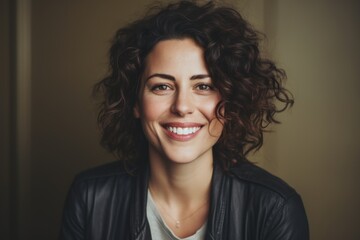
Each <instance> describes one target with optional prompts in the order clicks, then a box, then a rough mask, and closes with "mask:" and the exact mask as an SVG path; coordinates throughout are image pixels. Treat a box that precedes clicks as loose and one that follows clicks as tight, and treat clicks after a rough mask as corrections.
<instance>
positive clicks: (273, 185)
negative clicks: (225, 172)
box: [230, 163, 298, 200]
mask: <svg viewBox="0 0 360 240" xmlns="http://www.w3.org/2000/svg"><path fill="white" fill-rule="evenodd" d="M230 172H231V175H232V176H234V179H235V182H238V183H239V184H245V185H247V186H249V187H250V188H251V189H253V190H254V191H255V190H256V191H261V192H264V193H268V194H271V195H276V196H278V197H279V198H283V199H284V200H286V199H288V198H290V197H293V196H296V195H298V194H297V192H296V191H295V189H294V188H292V187H291V186H290V185H289V184H288V183H286V182H285V181H284V180H282V179H281V178H279V177H277V176H275V175H273V174H272V173H270V172H268V171H266V170H265V169H263V168H261V167H259V166H257V165H255V164H253V163H242V164H239V165H238V166H236V167H234V168H232V169H230Z"/></svg>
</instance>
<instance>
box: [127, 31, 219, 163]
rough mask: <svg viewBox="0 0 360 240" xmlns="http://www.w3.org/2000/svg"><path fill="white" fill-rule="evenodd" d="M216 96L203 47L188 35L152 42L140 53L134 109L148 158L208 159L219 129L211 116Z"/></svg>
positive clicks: (168, 159) (185, 160) (179, 161)
mask: <svg viewBox="0 0 360 240" xmlns="http://www.w3.org/2000/svg"><path fill="white" fill-rule="evenodd" d="M220 100H221V96H220V94H219V92H218V91H217V89H215V88H214V86H213V84H212V80H211V78H210V76H209V73H208V71H207V68H206V65H205V61H204V52H203V49H202V48H201V47H199V46H198V45H197V44H196V43H195V42H194V41H193V40H191V39H188V38H186V39H181V40H164V41H161V42H159V43H158V44H157V45H155V47H154V48H153V50H152V51H151V52H150V53H149V55H148V56H147V58H146V66H145V70H144V74H143V76H142V80H141V88H140V96H139V101H138V103H137V105H136V106H135V108H134V113H135V116H136V117H138V118H140V119H141V123H142V127H143V130H144V133H145V135H146V137H147V139H148V141H149V156H150V159H153V158H158V159H162V160H165V161H171V162H174V163H189V162H193V161H198V160H200V159H208V160H210V161H212V147H213V146H214V144H215V143H216V142H217V140H218V139H219V137H220V135H221V132H222V129H223V125H222V124H221V122H219V120H218V119H217V118H216V116H215V110H216V105H217V104H218V103H219V101H220Z"/></svg>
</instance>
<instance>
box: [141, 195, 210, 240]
mask: <svg viewBox="0 0 360 240" xmlns="http://www.w3.org/2000/svg"><path fill="white" fill-rule="evenodd" d="M146 213H147V219H148V221H149V225H150V231H151V238H152V239H154V240H204V239H205V233H206V222H205V223H204V225H202V226H201V228H200V229H198V230H197V231H196V233H195V234H194V235H191V236H189V237H187V238H179V237H177V236H176V235H175V234H174V233H173V231H171V229H170V228H169V227H168V226H167V225H166V223H165V222H164V221H163V219H162V218H161V216H160V214H159V212H158V210H157V208H156V205H155V203H154V200H153V199H152V197H151V193H150V191H148V199H147V204H146Z"/></svg>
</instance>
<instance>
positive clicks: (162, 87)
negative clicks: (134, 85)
mask: <svg viewBox="0 0 360 240" xmlns="http://www.w3.org/2000/svg"><path fill="white" fill-rule="evenodd" d="M172 89H173V88H172V86H170V85H168V84H163V83H161V84H160V83H159V84H155V85H153V86H151V87H150V91H151V92H153V93H154V94H156V95H167V94H169V93H171V91H172Z"/></svg>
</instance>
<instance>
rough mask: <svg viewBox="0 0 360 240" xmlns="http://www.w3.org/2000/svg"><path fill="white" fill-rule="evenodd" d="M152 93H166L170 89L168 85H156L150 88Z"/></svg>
mask: <svg viewBox="0 0 360 240" xmlns="http://www.w3.org/2000/svg"><path fill="white" fill-rule="evenodd" d="M151 90H152V91H166V90H170V87H169V86H168V85H165V84H158V85H155V86H153V87H152V88H151Z"/></svg>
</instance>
